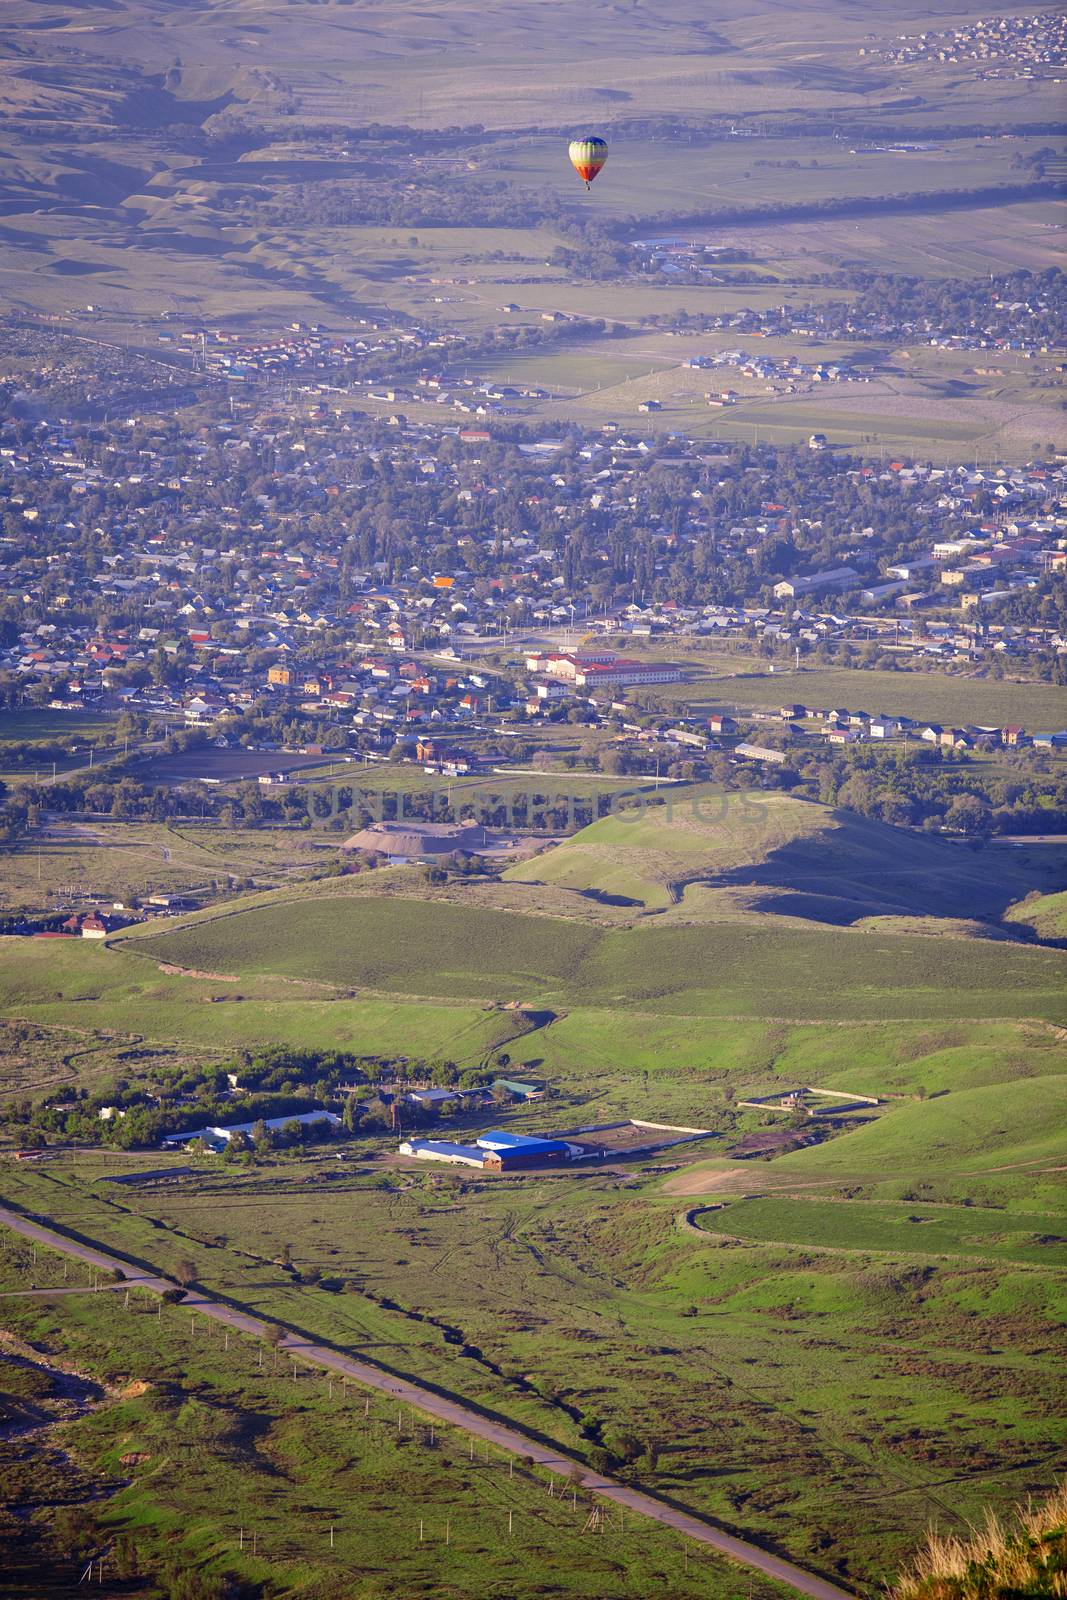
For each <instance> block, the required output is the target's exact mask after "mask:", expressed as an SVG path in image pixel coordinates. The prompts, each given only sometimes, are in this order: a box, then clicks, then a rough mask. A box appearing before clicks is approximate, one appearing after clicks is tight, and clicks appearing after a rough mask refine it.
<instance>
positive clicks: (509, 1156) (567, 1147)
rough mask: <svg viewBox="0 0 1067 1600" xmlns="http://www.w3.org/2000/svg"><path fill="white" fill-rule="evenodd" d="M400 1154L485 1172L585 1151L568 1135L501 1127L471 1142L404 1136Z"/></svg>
mask: <svg viewBox="0 0 1067 1600" xmlns="http://www.w3.org/2000/svg"><path fill="white" fill-rule="evenodd" d="M400 1154H401V1155H402V1156H418V1157H419V1158H420V1159H421V1160H423V1161H445V1162H448V1163H449V1164H450V1165H452V1166H460V1167H479V1168H481V1170H482V1171H484V1172H511V1171H514V1170H516V1169H519V1168H523V1167H543V1166H546V1165H547V1164H548V1163H550V1162H554V1161H572V1160H574V1159H575V1158H576V1157H577V1156H580V1155H585V1154H586V1152H585V1151H584V1150H583V1149H582V1148H581V1146H580V1145H575V1144H571V1143H570V1142H569V1141H568V1140H566V1139H550V1138H541V1137H539V1136H537V1135H532V1134H525V1133H504V1132H501V1131H499V1130H498V1131H495V1132H492V1133H485V1134H482V1135H481V1136H480V1137H479V1138H478V1139H477V1140H476V1141H475V1143H474V1144H472V1145H470V1144H451V1143H449V1142H448V1141H447V1140H444V1139H405V1141H404V1143H403V1144H402V1145H401V1146H400Z"/></svg>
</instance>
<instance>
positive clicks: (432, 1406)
mask: <svg viewBox="0 0 1067 1600" xmlns="http://www.w3.org/2000/svg"><path fill="white" fill-rule="evenodd" d="M0 1225H3V1226H4V1227H7V1228H10V1229H11V1230H12V1231H13V1232H14V1233H18V1234H21V1235H22V1237H23V1238H26V1239H32V1240H34V1241H35V1242H37V1243H40V1244H47V1245H49V1246H50V1247H51V1248H52V1249H53V1250H57V1251H59V1252H61V1253H62V1254H63V1255H67V1256H72V1257H73V1258H74V1259H75V1260H77V1261H83V1262H85V1263H86V1265H87V1266H92V1267H98V1268H100V1269H101V1270H103V1271H106V1272H114V1271H116V1270H117V1271H119V1272H121V1273H122V1274H123V1276H124V1279H125V1281H126V1283H128V1284H132V1285H135V1286H138V1287H143V1288H147V1289H154V1290H156V1291H157V1292H160V1293H161V1292H162V1291H163V1290H164V1289H172V1288H173V1287H174V1285H173V1283H172V1282H171V1281H170V1280H169V1279H167V1278H163V1277H159V1276H154V1275H153V1274H151V1273H148V1272H144V1271H142V1270H141V1269H140V1268H139V1267H136V1266H132V1265H131V1264H130V1263H128V1262H126V1261H123V1260H121V1259H120V1258H119V1257H118V1256H112V1255H109V1254H108V1253H107V1252H106V1251H104V1250H101V1249H97V1248H94V1247H92V1246H90V1245H84V1244H79V1243H77V1242H76V1241H75V1240H73V1239H67V1238H65V1237H64V1236H63V1235H62V1234H57V1233H53V1232H51V1230H50V1229H49V1228H47V1227H45V1226H43V1225H42V1224H40V1223H37V1222H33V1221H31V1220H30V1219H29V1218H28V1217H23V1216H20V1215H19V1213H18V1212H15V1211H9V1210H8V1209H7V1208H6V1207H5V1206H0ZM182 1305H183V1306H184V1307H185V1308H186V1309H188V1310H190V1311H196V1312H199V1313H200V1314H201V1315H202V1316H205V1317H210V1318H211V1319H212V1321H214V1322H220V1323H222V1324H223V1325H224V1326H226V1327H229V1328H235V1329H237V1330H238V1331H239V1332H241V1333H249V1334H252V1335H253V1336H254V1337H256V1338H263V1337H264V1336H265V1335H266V1334H267V1332H268V1330H269V1329H270V1328H271V1327H272V1326H274V1324H272V1323H270V1322H265V1321H263V1319H262V1318H260V1317H253V1316H250V1315H249V1314H248V1313H247V1312H244V1311H238V1310H236V1309H235V1308H234V1307H232V1306H227V1305H221V1304H219V1303H218V1302H217V1301H214V1300H212V1299H210V1298H209V1296H207V1295H205V1294H203V1293H202V1292H201V1291H200V1290H199V1289H190V1290H187V1291H186V1295H185V1299H184V1300H183V1301H182ZM278 1348H279V1349H282V1350H287V1351H289V1352H290V1353H291V1355H292V1356H293V1357H294V1359H299V1360H301V1361H305V1362H307V1363H309V1364H310V1365H312V1366H316V1367H322V1368H323V1369H325V1370H326V1371H328V1372H336V1373H339V1374H340V1375H341V1376H342V1377H345V1378H350V1379H352V1380H353V1381H354V1382H355V1383H358V1384H361V1385H362V1386H363V1387H364V1388H367V1389H374V1390H376V1391H377V1392H378V1393H379V1394H384V1395H388V1396H389V1397H390V1398H391V1399H393V1400H395V1401H397V1403H398V1404H401V1405H410V1406H414V1407H415V1408H416V1409H417V1410H419V1411H421V1412H422V1413H423V1414H424V1415H425V1416H428V1417H434V1418H436V1419H437V1420H439V1421H441V1422H447V1423H451V1424H452V1425H453V1426H454V1427H456V1428H460V1429H462V1430H463V1431H464V1432H465V1433H469V1434H473V1435H474V1436H475V1438H478V1439H483V1440H485V1441H486V1442H487V1443H488V1444H492V1445H495V1446H496V1447H497V1449H499V1450H504V1451H507V1452H509V1453H510V1454H512V1455H517V1456H522V1457H524V1458H525V1459H526V1460H529V1461H532V1462H534V1463H535V1464H536V1465H537V1466H539V1467H543V1468H544V1469H545V1470H547V1471H549V1472H554V1473H557V1474H559V1476H560V1477H563V1478H567V1479H568V1480H569V1479H571V1477H572V1474H573V1472H574V1466H575V1463H574V1461H573V1460H572V1459H571V1458H570V1457H568V1456H565V1455H562V1454H561V1453H559V1452H556V1451H553V1450H551V1449H548V1448H547V1447H546V1446H544V1445H542V1444H540V1443H538V1442H537V1441H536V1440H534V1439H532V1438H530V1437H528V1436H527V1435H526V1434H524V1433H521V1432H520V1431H519V1429H518V1428H516V1427H513V1426H510V1425H508V1424H505V1423H501V1422H494V1421H493V1420H492V1418H490V1417H486V1416H483V1415H482V1414H481V1413H479V1412H477V1411H473V1410H471V1409H469V1408H468V1407H467V1406H465V1405H464V1404H463V1403H462V1401H460V1400H452V1399H450V1398H447V1397H446V1396H444V1395H441V1394H438V1393H435V1392H434V1391H433V1390H431V1389H425V1388H423V1387H422V1386H421V1385H420V1384H417V1383H412V1382H411V1381H410V1380H409V1379H405V1378H398V1377H396V1376H394V1374H392V1373H390V1372H383V1371H382V1370H381V1369H380V1368H379V1367H374V1366H371V1365H369V1364H368V1363H367V1362H364V1361H359V1360H357V1359H356V1358H354V1357H352V1356H346V1355H342V1354H341V1353H340V1352H339V1351H336V1350H330V1349H329V1348H327V1347H326V1346H325V1345H319V1344H314V1343H313V1342H312V1341H311V1340H309V1339H305V1338H302V1337H300V1336H299V1335H295V1334H286V1335H285V1336H284V1338H283V1339H282V1340H281V1343H280V1344H279V1347H278ZM577 1482H578V1483H579V1484H580V1485H581V1486H582V1487H583V1488H585V1489H588V1490H591V1491H593V1492H594V1493H596V1494H597V1495H599V1496H600V1497H601V1498H602V1499H604V1500H611V1501H613V1502H614V1504H615V1505H618V1506H622V1507H624V1508H625V1509H626V1510H628V1511H632V1512H634V1513H635V1514H636V1515H637V1516H641V1517H649V1518H651V1519H652V1520H653V1521H655V1522H659V1523H662V1525H663V1526H664V1527H667V1528H671V1529H672V1530H673V1531H674V1532H675V1533H678V1534H681V1535H682V1537H683V1538H686V1539H692V1540H693V1542H694V1543H695V1544H702V1545H706V1546H708V1547H710V1548H711V1549H713V1550H717V1551H718V1552H719V1553H720V1554H721V1555H725V1556H729V1557H730V1558H731V1559H732V1560H734V1561H738V1562H741V1563H742V1564H743V1565H745V1566H748V1567H752V1568H754V1569H755V1570H756V1571H757V1572H761V1573H763V1575H764V1576H765V1577H768V1578H772V1579H774V1580H775V1581H776V1582H778V1583H781V1584H784V1585H785V1586H786V1588H789V1589H792V1590H794V1591H795V1592H796V1593H797V1594H804V1595H809V1596H811V1597H812V1600H848V1591H847V1590H844V1589H839V1588H837V1587H836V1586H835V1585H834V1584H832V1583H828V1582H827V1581H826V1580H825V1579H823V1578H819V1577H817V1576H816V1575H815V1574H814V1573H810V1572H805V1571H804V1569H803V1568H802V1567H795V1566H793V1564H792V1562H790V1561H785V1560H783V1559H782V1558H781V1557H780V1556H775V1555H771V1554H770V1553H769V1552H768V1551H766V1550H761V1549H760V1548H759V1547H758V1546H757V1545H753V1544H747V1543H746V1542H745V1541H744V1540H743V1539H737V1538H735V1537H734V1535H733V1534H730V1533H727V1532H726V1531H725V1529H721V1528H717V1527H715V1526H714V1524H712V1523H709V1522H705V1521H703V1520H702V1519H701V1518H699V1517H695V1516H691V1515H689V1513H687V1512H685V1511H680V1510H677V1509H675V1507H673V1506H670V1505H667V1504H665V1503H664V1502H663V1501H661V1500H657V1499H655V1498H654V1496H652V1495H650V1494H644V1493H642V1491H641V1490H640V1489H632V1488H630V1487H629V1486H628V1485H627V1484H623V1483H618V1482H616V1481H615V1480H614V1479H613V1478H605V1477H603V1476H601V1474H600V1473H597V1472H592V1471H590V1470H589V1469H588V1468H580V1469H579V1473H578V1478H577Z"/></svg>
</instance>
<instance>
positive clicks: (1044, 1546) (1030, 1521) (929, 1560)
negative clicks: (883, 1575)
mask: <svg viewBox="0 0 1067 1600" xmlns="http://www.w3.org/2000/svg"><path fill="white" fill-rule="evenodd" d="M890 1594H891V1600H994V1597H999V1596H1002V1595H1020V1596H1021V1595H1067V1478H1065V1479H1064V1480H1063V1482H1062V1483H1061V1484H1060V1486H1059V1488H1057V1489H1054V1490H1053V1492H1052V1493H1051V1494H1050V1495H1049V1497H1048V1499H1047V1500H1044V1501H1042V1502H1040V1503H1039V1504H1038V1505H1034V1504H1033V1502H1032V1501H1027V1503H1026V1505H1025V1506H1017V1507H1016V1510H1015V1516H1014V1520H1013V1521H1009V1522H1002V1521H1001V1519H1000V1518H999V1517H997V1516H995V1515H994V1514H993V1512H992V1511H990V1512H989V1513H988V1515H987V1517H986V1520H985V1523H984V1525H983V1526H982V1527H980V1528H972V1529H971V1532H970V1535H969V1537H967V1538H959V1537H957V1536H955V1535H948V1536H945V1535H942V1534H937V1533H930V1534H928V1535H927V1538H926V1543H925V1545H924V1546H923V1548H922V1549H921V1550H920V1551H919V1553H918V1555H917V1556H916V1557H915V1559H914V1560H913V1562H912V1564H911V1566H910V1567H906V1568H905V1569H904V1571H903V1573H902V1574H901V1576H900V1578H899V1579H898V1581H897V1583H896V1586H895V1587H894V1588H893V1589H892V1590H891V1591H890Z"/></svg>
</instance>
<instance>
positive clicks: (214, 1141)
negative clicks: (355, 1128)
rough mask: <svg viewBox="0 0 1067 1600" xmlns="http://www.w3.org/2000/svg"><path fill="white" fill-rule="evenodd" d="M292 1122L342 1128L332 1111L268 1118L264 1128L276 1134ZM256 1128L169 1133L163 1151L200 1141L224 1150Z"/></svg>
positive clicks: (239, 1126) (251, 1124)
mask: <svg viewBox="0 0 1067 1600" xmlns="http://www.w3.org/2000/svg"><path fill="white" fill-rule="evenodd" d="M290 1122H298V1123H299V1124H300V1126H301V1127H307V1126H309V1125H310V1124H311V1123H317V1122H328V1123H329V1124H330V1126H331V1127H332V1128H339V1127H340V1126H341V1118H340V1117H338V1116H336V1115H335V1113H334V1112H332V1111H303V1112H301V1113H300V1115H299V1116H289V1117H266V1118H264V1119H263V1126H264V1127H265V1128H266V1129H267V1130H268V1132H274V1133H276V1132H277V1131H278V1130H279V1129H280V1128H284V1127H286V1126H287V1125H288V1124H289V1123H290ZM255 1126H256V1124H255V1123H254V1122H237V1123H234V1124H232V1125H231V1126H230V1127H228V1128H214V1127H211V1128H194V1129H193V1130H192V1131H191V1132H190V1133H169V1134H168V1135H167V1137H166V1138H165V1139H164V1140H163V1149H164V1150H176V1149H179V1148H181V1146H183V1145H187V1144H192V1143H193V1142H194V1140H196V1139H200V1140H201V1141H202V1142H203V1143H204V1144H205V1145H207V1147H208V1149H209V1150H222V1149H224V1148H225V1147H226V1145H228V1144H229V1143H230V1140H231V1139H232V1138H233V1136H234V1134H236V1133H243V1134H247V1136H248V1137H249V1138H251V1137H252V1132H253V1129H254V1128H255Z"/></svg>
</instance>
